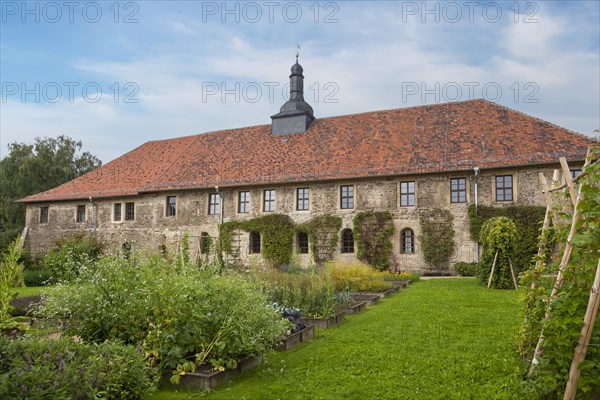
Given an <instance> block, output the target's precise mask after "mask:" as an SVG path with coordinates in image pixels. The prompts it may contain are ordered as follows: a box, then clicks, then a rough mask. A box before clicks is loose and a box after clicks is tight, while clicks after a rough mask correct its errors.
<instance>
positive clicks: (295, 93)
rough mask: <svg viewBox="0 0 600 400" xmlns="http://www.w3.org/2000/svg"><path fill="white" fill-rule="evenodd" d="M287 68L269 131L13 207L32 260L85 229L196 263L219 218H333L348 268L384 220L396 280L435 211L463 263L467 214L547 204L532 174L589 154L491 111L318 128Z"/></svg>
mask: <svg viewBox="0 0 600 400" xmlns="http://www.w3.org/2000/svg"><path fill="white" fill-rule="evenodd" d="M291 71H292V73H291V75H290V80H291V87H290V92H291V93H290V100H289V101H288V102H286V103H285V104H284V105H283V106H282V107H281V110H280V112H279V113H278V114H276V115H273V116H272V117H271V119H272V123H271V125H259V126H251V127H247V128H240V129H231V130H222V131H217V132H208V133H204V134H199V135H195V136H187V137H181V138H177V139H168V140H158V141H150V142H147V143H145V144H143V145H141V146H140V147H138V148H136V149H134V150H132V151H130V152H129V153H127V154H125V155H123V156H121V157H119V158H117V159H115V160H114V161H112V162H110V163H108V164H106V165H103V166H102V167H100V168H98V169H97V170H95V171H93V172H90V173H88V174H86V175H83V176H81V177H79V178H77V179H74V180H72V181H70V182H67V183H65V184H63V185H61V186H59V187H56V188H54V189H51V190H48V191H46V192H43V193H38V194H35V195H32V196H29V197H26V198H24V199H21V200H19V201H20V202H22V203H25V205H26V208H27V211H26V228H25V229H26V232H27V239H28V241H29V243H30V245H31V248H32V250H33V251H44V250H45V249H47V248H48V247H49V246H51V245H52V244H53V242H54V241H55V240H56V239H58V238H60V237H64V236H68V235H72V234H75V233H77V232H80V231H84V232H86V233H89V234H94V235H97V236H98V238H99V239H100V240H102V241H105V242H107V243H109V244H110V245H111V246H113V248H115V249H119V248H121V247H122V246H126V247H129V246H133V247H134V248H138V249H149V250H151V251H159V250H162V251H167V252H173V251H176V249H177V248H178V246H179V243H180V241H181V237H182V234H183V233H184V232H187V233H189V235H190V252H191V253H192V257H195V256H197V255H198V254H201V253H202V252H206V251H207V249H206V246H205V243H208V241H207V240H206V239H207V238H208V237H211V238H217V237H218V235H219V224H220V223H221V222H222V221H225V222H227V221H232V220H246V219H251V218H256V217H260V216H264V215H269V214H275V213H277V214H285V215H288V216H289V217H290V218H291V219H292V220H293V221H294V222H295V223H302V222H306V221H309V220H310V219H311V218H314V217H315V216H319V215H323V214H332V215H337V216H339V217H340V218H341V221H342V224H341V228H340V230H339V232H337V242H338V246H337V249H336V250H335V254H334V256H335V257H338V258H350V259H352V258H354V257H355V254H356V251H357V248H356V247H357V246H355V243H354V236H353V231H352V227H353V217H354V216H355V215H356V214H357V213H358V212H362V211H388V212H389V213H391V216H392V220H393V224H394V227H395V233H393V235H392V236H391V238H390V240H391V242H392V245H393V250H392V251H393V255H394V257H395V258H396V259H397V260H399V262H400V267H401V268H402V269H409V270H422V269H424V268H427V265H426V263H425V261H424V259H423V254H422V252H421V246H420V234H421V232H420V230H421V229H420V224H419V215H420V213H421V212H422V211H424V210H428V209H432V208H442V209H445V210H449V211H450V212H451V214H452V215H453V217H454V222H453V223H454V231H455V236H454V240H455V249H454V254H453V256H452V259H451V260H450V262H451V263H455V262H458V261H466V262H471V261H476V260H477V258H478V253H480V249H478V245H477V244H476V243H475V242H474V241H472V240H471V238H470V236H469V222H468V219H467V208H468V206H469V205H488V206H507V205H545V202H544V198H543V194H542V192H541V189H540V183H539V177H538V173H539V172H543V173H545V174H546V177H547V178H548V180H550V179H551V177H552V171H553V170H554V169H555V168H559V164H558V157H560V156H564V157H566V158H567V160H568V162H569V164H570V166H571V169H572V170H574V169H577V168H581V166H582V165H583V161H584V159H585V155H586V151H587V148H588V146H590V145H593V144H597V141H595V140H593V139H591V138H589V137H586V136H584V135H581V134H578V133H575V132H572V131H569V130H566V129H563V128H560V127H558V126H556V125H553V124H551V123H548V122H546V121H543V120H540V119H537V118H534V117H531V116H529V115H525V114H522V113H520V112H517V111H514V110H511V109H509V108H506V107H503V106H500V105H498V104H494V103H491V102H489V101H485V100H472V101H464V102H457V103H448V104H436V105H426V106H419V107H411V108H401V109H394V110H385V111H373V112H365V113H361V114H351V115H343V116H337V117H329V118H316V117H315V116H314V114H313V109H312V107H311V106H310V105H309V104H307V103H306V102H305V101H304V98H303V80H304V76H303V70H302V67H301V66H300V64H298V61H297V60H296V64H294V65H293V67H292V69H291ZM234 240H235V243H233V244H232V248H235V252H232V254H233V256H231V257H230V260H229V261H232V262H237V263H240V264H241V265H248V264H249V263H251V262H263V261H264V259H263V257H262V255H261V251H262V246H263V245H264V239H262V238H261V236H260V233H257V232H243V231H238V232H236V235H235V236H234ZM261 240H263V244H262V245H261ZM293 241H294V249H295V250H296V253H297V254H299V256H298V257H299V259H300V262H301V263H302V264H304V265H308V264H310V263H311V262H312V261H311V260H313V256H314V255H313V254H312V252H311V251H310V250H309V248H310V244H309V241H310V239H309V236H308V235H307V234H306V233H305V232H297V233H295V237H294V239H293Z"/></svg>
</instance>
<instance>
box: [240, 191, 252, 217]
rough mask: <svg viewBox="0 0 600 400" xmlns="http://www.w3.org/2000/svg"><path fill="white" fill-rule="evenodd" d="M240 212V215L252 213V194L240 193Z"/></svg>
mask: <svg viewBox="0 0 600 400" xmlns="http://www.w3.org/2000/svg"><path fill="white" fill-rule="evenodd" d="M238 212H239V213H247V212H250V192H239V193H238Z"/></svg>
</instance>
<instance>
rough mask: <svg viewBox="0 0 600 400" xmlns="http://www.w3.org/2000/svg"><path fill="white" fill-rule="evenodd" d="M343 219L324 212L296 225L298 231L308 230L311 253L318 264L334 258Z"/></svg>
mask: <svg viewBox="0 0 600 400" xmlns="http://www.w3.org/2000/svg"><path fill="white" fill-rule="evenodd" d="M341 227H342V219H341V218H340V217H338V216H336V215H331V214H323V215H319V216H317V217H314V218H312V219H311V220H310V221H308V222H305V223H303V224H300V225H298V226H297V227H296V232H306V233H307V234H308V240H309V242H310V243H311V246H310V247H311V253H312V255H313V258H314V260H315V263H316V264H317V265H322V264H323V263H324V262H325V261H329V260H331V259H333V256H334V254H335V251H336V249H337V245H338V241H339V234H338V232H339V231H340V228H341Z"/></svg>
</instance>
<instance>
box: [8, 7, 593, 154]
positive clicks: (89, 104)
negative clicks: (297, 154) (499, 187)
mask: <svg viewBox="0 0 600 400" xmlns="http://www.w3.org/2000/svg"><path fill="white" fill-rule="evenodd" d="M0 6H1V7H0V12H1V17H0V18H1V20H0V21H1V25H0V29H1V30H0V51H1V54H0V81H1V91H2V93H1V100H0V157H2V156H4V155H5V154H6V151H7V148H6V146H7V144H8V143H11V142H14V141H18V142H32V141H33V139H34V138H35V137H36V136H41V137H44V136H57V135H60V134H64V135H68V136H70V137H72V138H74V139H77V140H81V141H82V142H83V143H84V148H85V149H86V150H89V151H91V152H92V153H93V154H96V155H97V156H98V157H100V158H101V159H102V161H103V162H108V161H110V160H112V159H114V158H116V157H118V156H120V155H122V154H123V153H125V152H127V151H129V150H131V149H133V148H135V147H137V146H139V145H141V144H142V143H144V142H146V141H148V140H155V139H165V138H172V137H178V136H186V135H191V134H197V133H202V132H208V131H213V130H220V129H228V128H236V127H243V126H251V125H259V124H268V123H270V118H269V117H270V116H271V115H273V114H275V113H277V112H278V110H279V107H280V106H281V104H283V102H284V101H285V98H284V95H285V86H284V85H285V84H287V82H288V76H289V68H290V67H291V65H292V64H293V62H294V54H295V52H296V45H297V44H298V43H299V44H300V46H301V49H300V62H301V64H302V65H303V67H304V75H305V77H306V79H305V98H306V100H307V101H308V102H309V103H311V105H312V106H313V109H314V111H315V115H316V117H317V118H319V117H326V116H333V115H342V114H349V113H357V112H365V111H372V110H379V109H390V108H400V107H410V106H417V105H422V104H432V103H442V102H446V101H457V100H469V99H471V98H487V99H489V100H492V101H496V102H498V103H500V104H502V105H505V106H507V107H510V108H513V109H516V110H518V111H522V112H524V113H527V114H530V115H533V116H535V117H539V118H542V119H545V120H547V121H550V122H552V123H555V124H557V125H560V126H563V127H565V128H568V129H571V130H574V131H578V132H581V133H584V134H587V135H590V136H593V135H594V133H593V131H594V129H598V128H600V43H599V40H600V39H599V38H600V2H597V1H565V2H559V1H543V2H542V1H520V2H516V1H507V2H503V1H497V2H485V1H473V2H466V1H464V2H463V1H456V2H452V1H450V2H447V1H444V2H439V1H437V2H436V1H432V2H422V1H393V2H387V1H343V2H315V1H310V2H283V1H273V2H268V1H265V2H261V1H257V2H226V3H225V2H222V1H216V2H212V1H121V2H116V1H114V0H113V1H72V2H69V1H49V2H48V1H43V2H42V1H28V2H22V1H6V0H3V1H1V2H0Z"/></svg>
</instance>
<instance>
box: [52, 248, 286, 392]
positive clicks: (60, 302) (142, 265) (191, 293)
mask: <svg viewBox="0 0 600 400" xmlns="http://www.w3.org/2000/svg"><path fill="white" fill-rule="evenodd" d="M47 293H48V294H47V297H46V299H45V302H44V304H43V306H42V309H41V312H42V314H43V315H44V316H46V317H51V318H65V319H68V320H69V321H71V322H72V323H71V324H70V327H69V328H68V330H67V333H68V334H72V335H78V336H80V337H82V338H83V339H84V340H89V341H94V342H101V341H103V340H106V339H110V340H121V341H124V342H125V343H129V344H135V345H137V346H143V348H144V350H145V354H146V359H147V361H148V363H149V364H150V365H153V366H158V367H160V368H161V370H175V371H176V374H175V375H174V380H173V381H174V382H177V381H178V379H179V377H180V376H181V374H183V373H185V371H190V370H193V369H195V367H196V366H197V365H201V364H203V363H205V364H210V365H212V366H213V367H214V368H225V367H231V366H232V365H234V364H235V362H236V360H237V359H239V358H240V357H242V356H246V355H256V354H259V353H261V352H263V351H265V350H266V349H267V348H269V347H270V346H271V345H273V344H275V343H277V342H278V341H279V339H280V338H281V337H282V336H283V334H284V332H285V330H286V329H287V325H286V324H285V323H284V321H282V320H281V318H280V316H279V315H277V313H275V311H274V310H273V309H272V308H269V307H267V304H268V300H267V298H266V296H265V295H264V294H262V293H260V292H258V291H256V290H255V287H254V286H253V285H251V284H250V283H248V282H246V281H245V280H244V279H243V278H242V277H240V276H237V275H231V274H229V275H228V274H219V273H216V271H215V270H213V269H211V268H197V267H196V266H195V265H193V263H183V264H180V265H176V264H175V263H169V262H167V261H166V260H164V259H163V258H162V257H160V256H152V257H142V256H141V255H140V254H138V253H135V252H134V253H132V254H131V255H130V257H129V258H128V259H127V260H126V259H124V258H123V257H116V258H113V257H111V258H108V257H107V258H103V259H101V260H99V261H98V263H97V266H96V268H95V269H94V270H89V271H85V273H82V274H80V275H79V276H78V278H77V280H76V281H75V282H74V283H73V284H65V285H58V286H57V287H55V288H50V289H48V292H47ZM90 304H93V305H94V306H93V307H90Z"/></svg>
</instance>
